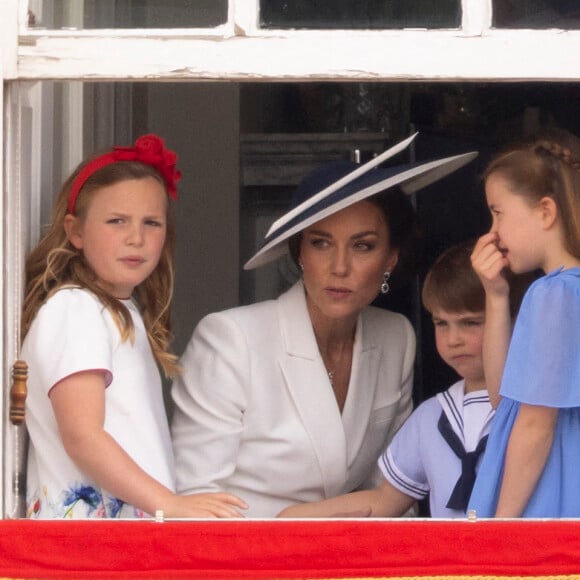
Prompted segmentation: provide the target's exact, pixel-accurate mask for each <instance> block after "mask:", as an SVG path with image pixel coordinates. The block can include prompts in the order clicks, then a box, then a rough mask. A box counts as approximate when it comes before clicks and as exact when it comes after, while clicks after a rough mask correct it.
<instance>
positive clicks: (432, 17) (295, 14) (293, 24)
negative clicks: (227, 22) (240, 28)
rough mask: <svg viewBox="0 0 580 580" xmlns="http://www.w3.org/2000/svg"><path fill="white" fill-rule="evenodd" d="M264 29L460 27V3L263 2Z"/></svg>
mask: <svg viewBox="0 0 580 580" xmlns="http://www.w3.org/2000/svg"><path fill="white" fill-rule="evenodd" d="M260 21H261V26H262V27H263V28H323V29H340V28H350V29H353V28H355V29H369V28H370V29H386V28H458V27H459V26H460V25H461V2H460V0H294V1H293V2H288V1H287V0H260Z"/></svg>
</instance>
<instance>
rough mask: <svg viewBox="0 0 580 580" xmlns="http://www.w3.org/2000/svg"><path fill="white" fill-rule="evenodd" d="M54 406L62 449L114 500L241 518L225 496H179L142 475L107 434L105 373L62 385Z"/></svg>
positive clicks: (168, 512) (54, 393)
mask: <svg viewBox="0 0 580 580" xmlns="http://www.w3.org/2000/svg"><path fill="white" fill-rule="evenodd" d="M50 400H51V403H52V407H53V410H54V414H55V416H56V421H57V423H58V426H59V430H60V435H61V438H62V441H63V444H64V448H65V450H66V452H67V453H68V455H69V456H70V458H71V459H72V460H73V461H74V462H75V464H76V465H77V466H78V467H79V469H80V470H82V471H83V472H84V473H85V474H86V475H87V476H88V477H89V478H91V479H92V480H93V481H95V483H97V484H98V485H99V486H101V487H103V488H104V489H106V490H107V491H108V492H109V493H111V494H113V495H114V496H115V497H118V498H119V499H121V500H123V501H125V502H127V503H129V504H131V505H134V506H135V507H137V508H139V509H141V510H143V511H144V512H146V513H148V514H150V515H153V514H155V512H156V511H157V510H163V512H164V515H165V516H166V517H215V516H217V517H240V512H239V511H238V508H242V509H243V508H246V507H247V506H246V504H245V503H244V502H243V501H242V500H240V499H239V498H237V497H236V496H233V495H230V494H227V493H204V494H198V495H189V496H178V495H176V494H174V493H173V492H172V491H171V490H169V489H168V488H166V487H165V486H164V485H162V484H160V483H159V482H158V481H156V480H155V479H154V478H152V477H150V476H149V475H148V474H147V473H146V472H145V471H143V470H142V469H141V468H140V467H139V466H138V465H137V464H136V463H135V462H134V461H133V459H132V458H131V457H130V456H129V455H128V454H127V453H126V452H125V451H124V450H123V448H122V447H121V446H120V445H119V444H118V443H117V442H116V441H115V439H114V438H113V437H111V436H110V435H109V434H108V433H107V432H106V431H105V430H104V428H103V426H104V420H105V384H104V379H103V375H102V373H99V372H83V373H78V374H75V375H72V376H70V377H67V378H65V379H63V380H62V381H60V382H59V383H58V384H56V385H55V386H54V387H53V388H52V390H51V391H50Z"/></svg>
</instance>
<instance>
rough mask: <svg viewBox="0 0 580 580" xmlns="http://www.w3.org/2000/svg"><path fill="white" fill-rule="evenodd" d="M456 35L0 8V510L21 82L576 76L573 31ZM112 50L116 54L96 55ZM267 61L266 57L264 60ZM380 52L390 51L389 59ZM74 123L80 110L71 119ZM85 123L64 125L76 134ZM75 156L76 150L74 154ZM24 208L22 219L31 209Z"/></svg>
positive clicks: (464, 29)
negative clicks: (84, 26)
mask: <svg viewBox="0 0 580 580" xmlns="http://www.w3.org/2000/svg"><path fill="white" fill-rule="evenodd" d="M461 5H462V23H461V27H460V28H459V29H446V30H444V29H433V30H427V29H405V30H372V31H370V30H356V31H352V30H351V31H349V30H326V31H320V30H272V29H268V30H262V29H260V28H259V19H258V10H259V0H228V19H227V22H226V23H224V24H223V25H221V26H218V27H215V28H211V29H196V28H188V29H147V30H133V29H131V30H127V29H101V30H41V29H29V28H28V27H27V9H28V2H27V1H26V0H0V11H1V13H2V18H0V78H1V79H2V81H3V91H2V92H0V110H1V111H2V117H1V118H0V135H2V137H3V138H2V139H0V156H1V159H2V163H1V164H0V195H1V199H2V215H3V220H2V222H0V255H1V256H2V258H3V260H4V262H3V263H4V264H6V265H7V266H8V267H5V268H4V269H3V270H2V271H1V272H0V300H1V303H2V306H3V328H2V335H1V338H0V345H1V346H2V352H3V353H4V361H3V363H4V364H3V369H2V373H3V376H2V379H3V384H4V392H5V396H4V398H3V399H0V408H1V409H2V411H3V416H4V417H5V421H4V426H3V445H2V446H1V451H0V452H1V457H0V460H1V461H2V465H3V477H2V478H1V480H0V486H1V488H2V489H0V496H1V497H2V500H3V505H2V514H3V515H4V517H10V516H11V514H12V511H13V507H14V506H13V504H12V502H11V499H10V494H11V492H12V488H13V485H14V482H13V479H14V478H13V472H12V465H13V450H14V448H15V447H14V446H15V445H17V442H18V436H17V435H16V434H15V429H16V428H15V427H13V426H11V425H10V424H9V422H8V420H7V412H6V409H7V405H8V394H7V393H8V391H9V385H10V383H11V373H12V364H13V362H14V360H15V358H16V357H17V354H18V339H17V337H18V334H19V316H18V314H17V313H18V312H19V311H20V305H21V294H22V279H21V278H22V274H21V272H22V269H23V247H24V244H25V241H26V239H27V236H28V235H29V232H27V231H26V229H27V226H26V225H25V224H26V223H28V220H29V219H30V212H33V211H35V208H34V207H29V206H34V204H35V201H34V200H30V199H24V196H25V190H26V188H25V187H24V188H23V186H22V183H21V180H20V172H21V167H22V166H21V164H20V161H21V153H22V150H23V147H26V146H30V142H27V143H28V145H23V137H24V138H25V140H26V139H30V137H32V138H34V136H28V137H26V136H23V134H22V128H21V126H20V125H19V121H18V119H17V118H16V115H17V113H15V111H16V110H18V106H19V103H18V102H16V101H18V97H17V95H18V84H19V83H20V82H22V81H42V80H70V81H128V80H130V81H138V80H146V81H147V82H170V81H190V82H199V81H205V80H213V81H215V80H219V81H226V82H227V81H236V82H243V81H252V82H261V81H263V82H276V81H381V82H388V81H398V82H400V81H405V82H407V81H423V82H432V81H473V82H477V81H548V82H549V81H571V82H578V81H579V80H580V31H571V30H561V29H546V30H513V29H510V30H498V29H493V28H492V27H491V22H492V0H462V2H461ZM103 54H114V55H115V58H108V59H107V58H105V59H104V58H103ZM264 54H268V55H269V58H268V59H265V58H264V57H263V55H264ZM385 55H396V57H395V58H388V56H385ZM75 118H76V123H77V125H78V124H80V123H81V120H82V112H80V113H79V112H78V111H77V114H76V117H75ZM79 131H82V127H80V126H77V127H74V128H73V129H72V135H73V137H76V138H78V137H79V134H80V133H79ZM72 149H74V150H75V151H76V150H78V147H72ZM27 212H29V213H27Z"/></svg>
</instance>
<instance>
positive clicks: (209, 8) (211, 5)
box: [28, 0, 227, 29]
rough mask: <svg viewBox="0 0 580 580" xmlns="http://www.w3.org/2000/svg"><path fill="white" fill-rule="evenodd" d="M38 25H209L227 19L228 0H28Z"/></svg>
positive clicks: (34, 24) (32, 18)
mask: <svg viewBox="0 0 580 580" xmlns="http://www.w3.org/2000/svg"><path fill="white" fill-rule="evenodd" d="M29 7H30V9H29V17H28V23H29V26H30V27H40V28H55V29H59V28H78V29H94V28H211V27H214V26H218V25H220V24H224V23H225V22H226V20H227V0H84V1H81V0H43V1H40V2H38V1H37V2H33V1H31V2H30V3H29Z"/></svg>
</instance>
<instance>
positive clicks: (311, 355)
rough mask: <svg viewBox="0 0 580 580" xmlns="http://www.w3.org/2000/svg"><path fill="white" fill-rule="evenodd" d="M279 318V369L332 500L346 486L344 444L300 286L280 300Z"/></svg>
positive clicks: (339, 418)
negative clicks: (281, 349) (282, 347)
mask: <svg viewBox="0 0 580 580" xmlns="http://www.w3.org/2000/svg"><path fill="white" fill-rule="evenodd" d="M278 316H279V320H280V328H281V331H282V336H283V337H284V341H285V346H286V353H285V354H284V355H283V356H281V357H280V367H281V370H282V373H283V375H284V378H285V380H286V385H287V388H288V390H289V391H290V394H291V396H292V399H293V400H294V403H295V405H296V408H297V410H298V413H299V415H300V418H301V421H302V423H303V425H304V428H305V429H306V431H307V432H308V434H309V436H310V440H311V442H312V447H313V449H314V452H315V455H316V458H317V460H318V464H319V466H320V472H321V476H322V483H323V486H324V489H325V493H326V496H327V497H332V496H334V495H337V494H339V493H342V485H343V484H344V481H345V480H346V465H347V459H346V441H345V436H344V429H343V424H342V419H341V415H340V411H339V409H338V405H337V404H336V399H335V397H334V393H333V392H332V388H331V386H330V382H329V380H328V375H327V374H326V369H325V368H324V364H323V363H322V358H321V357H320V353H319V351H318V345H317V344H316V338H315V337H314V331H313V329H312V323H311V321H310V317H309V316H308V310H307V308H306V298H305V294H304V287H303V285H302V283H301V282H298V283H297V284H296V285H294V286H293V287H292V288H291V289H290V290H289V291H288V292H287V293H285V294H283V295H282V296H281V297H280V298H279V299H278Z"/></svg>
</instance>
